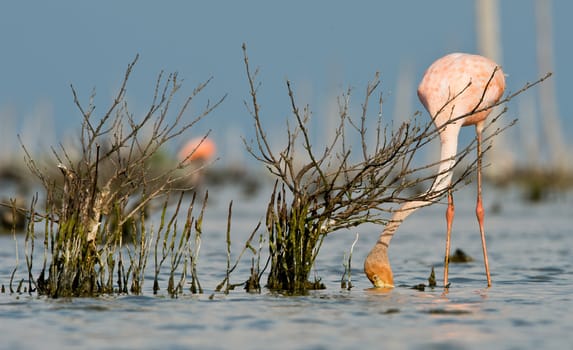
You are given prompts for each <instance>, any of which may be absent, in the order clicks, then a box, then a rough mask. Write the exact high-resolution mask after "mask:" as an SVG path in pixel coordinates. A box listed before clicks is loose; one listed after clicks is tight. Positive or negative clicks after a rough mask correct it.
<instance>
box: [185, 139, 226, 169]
mask: <svg viewBox="0 0 573 350" xmlns="http://www.w3.org/2000/svg"><path fill="white" fill-rule="evenodd" d="M216 150H217V149H216V146H215V142H213V141H212V140H211V139H210V138H206V137H196V138H194V139H191V140H190V141H189V142H187V143H186V144H185V145H184V146H183V147H182V148H181V150H180V151H179V152H178V153H177V158H178V159H179V161H181V162H183V161H185V162H194V161H199V162H203V163H204V162H207V161H209V160H210V159H211V158H213V156H214V155H215V152H216Z"/></svg>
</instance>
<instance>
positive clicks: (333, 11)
mask: <svg viewBox="0 0 573 350" xmlns="http://www.w3.org/2000/svg"><path fill="white" fill-rule="evenodd" d="M539 3H545V2H543V1H540V2H539ZM548 4H549V5H550V7H549V9H550V14H551V16H552V17H551V18H549V22H548V23H549V24H550V30H551V31H552V33H553V38H552V41H551V43H552V46H553V49H554V51H553V52H552V54H553V59H552V63H553V64H554V66H553V68H552V70H553V72H554V76H553V77H552V78H551V80H550V82H549V84H554V87H555V90H554V91H555V94H553V95H554V97H555V99H556V101H557V105H556V107H557V108H556V109H555V113H554V114H555V115H556V116H557V117H558V118H559V119H558V120H559V121H560V125H558V127H557V128H554V129H556V130H557V131H559V132H561V133H562V134H561V136H557V137H556V138H555V139H557V140H558V139H559V137H561V138H562V139H563V140H564V141H563V142H564V145H562V146H561V147H564V149H566V150H570V149H571V141H570V140H569V135H571V134H572V132H573V122H572V120H571V119H572V118H571V115H572V114H573V105H572V104H571V103H567V100H568V99H569V98H570V94H571V88H570V86H569V84H570V82H571V80H572V78H573V68H572V65H571V62H573V45H571V44H572V43H571V39H570V33H571V32H573V24H572V21H571V18H570V16H571V13H573V2H571V1H554V2H552V3H548ZM537 5H539V4H537ZM536 11H539V6H537V7H536V3H535V1H533V0H503V1H499V39H500V41H499V45H500V48H501V52H500V53H499V56H500V57H499V58H498V59H499V63H501V64H502V66H503V69H504V71H505V73H506V74H507V75H508V77H507V88H508V91H516V90H518V89H519V88H520V87H522V86H523V85H524V84H525V83H526V82H528V81H534V80H536V79H537V78H539V77H541V76H542V75H543V74H544V73H545V72H541V71H540V68H539V65H538V54H537V51H536V50H537V47H538V43H537V25H536V16H535V14H536ZM476 18H477V17H476V3H475V2H474V1H459V0H447V1H446V0H438V1H425V0H417V1H356V2H350V1H328V2H327V1H298V0H296V1H287V2H271V1H14V2H5V3H3V5H2V11H0V36H1V40H0V42H1V45H2V49H1V52H2V57H1V60H0V62H1V64H0V116H1V118H2V120H3V125H2V137H3V141H2V142H3V144H4V148H5V149H7V148H10V149H17V148H18V145H17V141H15V140H16V139H15V137H14V135H15V134H16V133H19V134H21V135H22V138H23V140H24V142H25V143H28V142H29V143H35V144H37V145H40V146H38V147H44V146H43V145H44V144H46V143H47V144H54V143H56V142H58V141H59V140H61V139H62V138H64V137H65V135H67V134H70V133H73V132H74V131H77V130H78V129H79V127H80V125H81V118H80V114H79V113H78V111H77V109H76V107H75V106H74V104H73V98H72V94H71V90H70V84H73V85H74V87H75V88H76V90H77V91H78V93H79V95H80V100H81V101H82V102H83V103H84V104H87V102H88V99H89V96H90V93H91V92H92V90H93V89H95V91H96V93H97V98H96V105H97V107H98V108H97V109H96V113H99V115H101V114H103V113H104V110H105V109H106V108H107V106H108V105H109V103H110V102H111V98H112V97H113V96H114V94H115V93H116V91H117V89H118V86H119V83H120V82H121V80H122V78H123V74H124V71H125V68H126V66H127V64H128V63H129V62H130V61H131V60H132V59H133V58H134V57H135V55H136V54H137V53H139V54H140V55H141V57H140V60H139V62H138V64H137V66H136V68H135V72H134V74H133V76H132V80H131V82H130V84H129V86H128V99H129V102H130V105H131V109H132V112H135V113H136V114H137V113H142V112H143V111H145V110H146V108H147V107H148V104H149V103H150V101H151V96H152V92H153V86H154V83H155V80H156V77H157V74H158V73H159V72H160V71H161V70H165V71H166V72H173V71H177V72H179V76H180V78H183V79H184V80H185V83H184V89H183V92H182V93H183V94H189V93H191V91H192V90H193V88H194V87H195V86H196V85H197V84H198V83H200V82H201V81H204V80H206V79H208V78H209V77H211V76H213V81H212V83H211V84H210V85H209V86H208V88H207V89H206V90H205V91H204V93H203V94H202V99H201V104H202V103H205V101H206V99H207V98H209V99H211V100H212V101H213V100H216V99H217V98H218V97H221V96H222V95H224V94H228V97H227V99H226V100H225V102H224V103H223V105H222V106H221V107H220V108H218V109H217V110H215V112H214V113H213V114H212V115H210V116H209V117H207V118H206V119H204V120H203V121H201V123H200V124H199V125H197V127H196V128H194V129H192V130H191V132H189V134H188V135H186V137H192V136H194V135H196V134H202V133H204V132H206V131H207V130H209V129H212V136H213V138H214V139H215V141H216V142H217V143H218V144H219V156H220V157H221V160H220V162H221V164H226V162H229V159H233V160H235V161H237V160H241V161H242V160H243V159H248V157H247V156H246V155H245V154H244V152H243V151H242V150H243V146H242V143H241V139H240V136H245V137H247V138H250V137H251V136H252V135H253V130H252V120H251V119H250V117H249V114H248V112H247V110H246V108H245V106H244V101H245V100H247V99H248V98H249V95H248V85H247V80H246V77H245V70H244V65H243V60H242V51H241V45H242V43H243V42H245V43H246V44H247V46H248V52H249V56H250V61H251V64H252V66H253V67H259V68H260V75H259V80H260V82H261V83H262V86H261V87H260V96H259V98H260V102H261V106H262V113H263V117H264V123H265V126H266V127H267V129H268V130H269V133H270V134H273V133H277V134H276V135H278V136H279V137H281V136H280V135H281V132H283V131H284V125H285V119H286V118H287V117H288V115H289V101H288V95H287V93H286V86H285V79H289V80H291V81H292V82H293V84H294V87H295V91H296V93H297V96H298V101H299V103H300V104H304V103H309V104H310V106H311V109H312V111H313V121H312V128H313V132H314V136H315V137H317V139H321V137H324V136H325V135H323V134H325V133H326V134H328V132H329V131H328V130H326V131H325V130H324V127H323V125H330V124H328V122H327V120H328V116H329V115H332V114H333V113H334V112H336V109H334V108H333V103H335V102H334V101H335V97H336V95H338V94H340V93H341V92H343V91H344V90H346V89H347V88H348V87H352V88H353V89H354V90H353V91H354V92H353V96H354V97H353V107H354V110H355V111H358V109H359V108H360V102H361V101H362V97H363V91H364V88H365V86H366V83H367V82H368V81H369V80H371V79H372V77H373V75H374V73H375V72H376V71H379V72H380V74H381V79H382V91H383V93H384V100H385V103H384V110H383V115H384V118H385V121H388V122H391V121H392V120H393V119H394V118H398V119H399V120H404V119H406V118H408V117H410V116H411V115H412V114H413V113H414V112H415V111H416V110H423V108H422V106H421V104H420V103H419V101H418V99H417V97H416V93H415V89H416V87H417V83H418V81H419V80H420V78H421V76H422V74H423V72H424V70H425V68H426V67H427V66H428V65H429V64H430V63H431V62H432V61H433V60H435V59H436V58H438V57H440V56H442V55H444V54H446V53H449V52H454V51H462V52H470V53H476V52H478V51H479V47H478V41H477V37H478V35H477V31H476V27H477V23H476ZM549 47H551V45H549ZM400 87H402V90H400ZM397 99H398V100H400V99H401V100H402V101H406V102H402V104H401V105H399V106H398V105H397V103H396V100H397ZM526 101H529V102H526ZM538 106H539V89H537V88H536V89H532V90H530V91H528V92H527V93H526V94H524V95H522V96H520V97H518V98H517V99H516V100H514V101H513V102H512V103H511V104H510V110H509V112H508V115H507V117H506V118H508V120H509V119H513V118H516V117H517V118H520V119H523V120H520V122H519V124H518V126H516V127H514V128H512V130H510V132H508V133H507V134H504V136H503V137H504V141H503V145H500V146H499V149H500V150H501V151H503V152H505V153H503V152H502V154H505V156H506V157H509V158H507V159H511V160H512V162H515V163H517V164H519V163H523V162H530V161H531V159H532V158H535V161H536V162H537V161H539V162H541V163H547V164H549V163H555V161H556V160H555V159H552V158H551V154H554V153H555V152H556V151H554V150H553V149H551V148H547V147H545V146H546V145H547V144H548V142H547V141H548V139H550V138H551V137H550V136H548V135H549V134H547V133H545V132H544V131H543V129H542V124H543V123H544V122H545V120H546V118H545V117H544V116H541V115H542V113H541V111H540V108H539V107H538ZM200 107H201V105H199V104H198V105H195V106H194V107H193V108H192V110H191V112H192V113H193V112H197V111H198V110H199V109H200ZM424 113H426V112H425V111H424ZM522 114H527V117H522ZM191 115H192V114H190V117H191ZM372 115H373V116H374V117H375V116H376V115H377V111H376V110H375V109H373V110H372ZM426 117H427V116H426ZM468 129H469V128H468ZM554 132H555V130H554ZM282 137H283V138H284V136H282ZM462 137H463V138H466V139H467V138H469V137H473V130H469V131H464V134H463V135H462ZM529 137H531V140H528V138H529ZM40 141H41V142H40ZM317 142H319V141H317ZM532 142H533V143H534V144H537V146H535V145H534V146H531V143H532ZM528 143H529V144H530V146H531V147H533V150H532V149H530V148H531V147H529V146H527V144H528ZM13 144H16V146H13ZM176 146H177V145H174V146H173V147H176ZM535 147H537V150H535V149H534V148H535ZM531 152H536V153H535V154H533V155H532V154H531ZM560 154H563V150H562V151H561V153H560Z"/></svg>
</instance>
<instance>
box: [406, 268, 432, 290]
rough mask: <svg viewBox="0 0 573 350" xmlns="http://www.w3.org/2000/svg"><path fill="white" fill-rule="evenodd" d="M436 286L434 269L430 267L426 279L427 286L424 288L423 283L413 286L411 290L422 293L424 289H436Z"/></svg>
mask: <svg viewBox="0 0 573 350" xmlns="http://www.w3.org/2000/svg"><path fill="white" fill-rule="evenodd" d="M436 285H437V284H436V273H435V272H434V267H433V266H432V271H431V272H430V277H428V285H427V286H426V285H425V284H424V283H420V284H417V285H415V286H413V287H412V289H416V290H419V291H421V292H423V291H424V290H425V289H426V287H428V288H434V287H436Z"/></svg>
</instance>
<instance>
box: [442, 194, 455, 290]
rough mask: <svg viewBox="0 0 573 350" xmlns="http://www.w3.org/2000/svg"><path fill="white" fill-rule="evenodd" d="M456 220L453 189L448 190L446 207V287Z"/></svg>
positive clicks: (445, 286)
mask: <svg viewBox="0 0 573 350" xmlns="http://www.w3.org/2000/svg"><path fill="white" fill-rule="evenodd" d="M453 222H454V196H452V190H451V189H450V190H448V209H446V223H447V226H446V257H445V258H444V288H448V268H449V265H450V237H451V235H452V223H453Z"/></svg>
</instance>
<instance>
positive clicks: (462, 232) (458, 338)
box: [0, 188, 573, 349]
mask: <svg viewBox="0 0 573 350" xmlns="http://www.w3.org/2000/svg"><path fill="white" fill-rule="evenodd" d="M227 192H228V193H227ZM227 192H225V193H222V194H219V195H215V196H213V198H212V206H210V208H209V209H208V210H209V211H208V213H207V214H208V217H207V218H206V219H205V222H204V229H205V234H204V237H203V245H202V250H201V255H200V258H199V263H198V270H199V278H200V281H201V283H202V285H203V287H204V288H205V292H204V294H201V295H192V294H191V293H187V294H185V295H182V296H180V297H179V298H177V299H172V298H169V297H167V296H165V295H160V296H153V295H152V293H151V290H150V288H151V286H152V281H151V276H149V277H148V279H147V280H146V284H145V285H144V287H145V292H144V295H143V296H130V295H128V296H114V297H99V298H80V299H47V298H43V297H36V296H29V295H28V294H19V295H18V294H10V293H8V292H6V293H3V294H0V318H1V319H2V327H1V330H0V333H1V334H2V337H1V339H2V341H1V342H0V348H6V349H8V348H9V349H29V348H38V347H42V348H44V349H64V348H80V347H81V348H84V349H133V348H138V349H157V348H164V349H188V348H202V349H222V348H253V349H267V348H276V349H282V348H284V349H287V348H288V349H293V348H294V349H333V348H339V349H349V348H383V349H393V348H396V349H404V348H408V349H473V348H484V347H485V348H492V349H534V348H545V349H549V348H564V347H565V348H567V347H568V346H570V344H571V342H572V341H573V316H572V313H573V303H572V298H571V287H572V285H573V259H572V258H571V256H572V255H573V254H572V253H573V252H572V248H573V232H572V230H573V225H572V224H573V217H572V214H573V210H572V209H573V200H572V198H571V196H563V197H560V198H554V199H552V200H550V201H548V202H545V203H543V204H537V205H531V204H526V203H523V202H522V201H520V200H519V196H518V194H517V193H515V192H512V191H495V192H494V191H491V192H488V193H486V194H485V195H486V198H485V199H486V209H488V208H491V207H493V206H494V204H496V205H497V204H500V205H501V211H499V212H498V213H492V212H491V210H490V211H488V213H487V217H486V233H487V235H488V249H489V253H490V265H491V270H492V280H493V287H491V288H486V281H485V275H484V272H483V258H482V257H481V245H480V240H479V233H478V229H477V223H476V221H475V215H474V213H473V210H474V202H473V197H472V196H473V194H472V191H471V189H469V188H465V189H463V190H462V191H460V192H459V193H458V194H457V196H456V218H455V221H454V232H453V235H454V236H453V242H452V246H453V248H454V249H455V248H462V249H463V250H464V251H465V252H466V253H468V254H469V255H471V256H472V257H474V258H475V261H474V262H471V263H468V264H455V265H451V267H450V281H451V283H452V286H451V288H450V289H449V290H448V291H447V293H445V292H444V290H443V289H442V288H435V289H428V288H427V289H426V290H425V291H418V290H413V289H410V287H411V286H413V285H416V284H419V283H427V280H426V279H427V277H428V275H429V273H430V269H431V267H432V266H435V268H436V274H437V278H438V281H441V279H442V268H443V266H442V260H443V256H442V254H443V249H444V247H443V246H444V226H445V223H444V210H445V206H443V205H436V206H433V207H430V208H424V209H421V210H420V211H418V212H417V213H415V214H413V215H412V216H411V217H410V218H408V220H407V222H405V223H404V224H403V225H402V227H400V229H399V231H398V233H397V234H396V236H395V238H394V240H393V241H392V246H391V250H390V259H391V262H392V265H393V269H394V273H395V283H396V284H397V285H398V287H397V288H395V289H393V290H391V291H380V290H376V289H371V288H370V284H369V282H368V280H367V279H366V277H365V276H364V275H363V274H362V271H361V265H362V261H363V259H364V258H365V256H366V254H367V253H368V250H369V249H370V247H371V245H372V244H373V243H374V241H375V240H376V236H377V235H378V233H379V230H380V228H379V227H375V226H364V227H360V228H359V229H358V230H353V231H341V232H337V233H334V234H333V235H332V236H329V237H327V238H326V241H325V244H324V246H323V248H322V251H321V255H320V256H319V259H318V261H317V264H316V275H317V276H319V277H321V278H322V281H323V282H324V283H325V284H326V286H327V289H326V290H323V291H316V292H311V293H309V294H308V295H305V296H296V297H288V296H281V295H276V294H273V293H269V292H268V291H263V292H262V293H260V294H248V293H246V292H245V291H244V290H242V289H241V288H238V289H236V290H234V291H231V292H230V294H228V295H224V294H221V293H213V289H214V288H215V286H216V285H217V284H218V283H219V282H220V281H221V280H222V278H223V276H224V273H225V264H226V262H225V257H226V253H225V245H224V244H225V243H224V233H225V229H226V222H225V221H226V211H227V204H228V202H227V200H228V199H229V198H234V199H235V203H234V206H233V208H234V210H233V215H234V216H233V226H232V232H233V256H234V257H235V256H236V254H238V251H239V250H240V248H241V246H242V244H243V241H244V239H245V237H246V236H248V235H249V234H250V232H251V231H252V229H253V228H254V226H255V225H256V223H257V221H258V220H259V219H261V218H262V217H263V212H264V206H265V203H266V197H264V196H263V197H258V198H256V199H254V200H248V199H246V198H242V197H241V196H240V195H239V194H237V193H235V192H232V191H227ZM356 233H359V234H360V238H359V241H358V243H357V245H356V247H355V250H354V255H353V260H352V266H353V269H352V274H353V275H352V282H353V284H354V288H352V289H351V290H350V291H349V290H345V289H341V288H340V278H341V276H342V273H343V270H344V268H343V265H342V264H343V257H344V254H345V253H346V252H348V250H349V248H350V246H351V244H352V241H353V240H354V238H355V234H356ZM17 238H18V243H19V245H20V246H21V245H22V242H23V237H22V236H18V237H17ZM20 250H22V249H20ZM14 252H15V241H14V239H13V237H11V236H9V235H4V236H1V237H0V283H2V284H4V285H5V286H6V285H7V283H8V280H9V275H10V273H11V271H12V269H13V267H14V264H15V253H14ZM22 259H23V256H22V255H20V265H21V266H23V264H24V263H23V261H22ZM38 265H39V262H38ZM249 267H250V258H247V259H245V260H244V261H243V262H242V263H241V266H240V270H239V271H237V272H236V273H235V274H234V275H232V279H233V282H240V281H242V280H246V279H247V276H248V270H249ZM20 269H22V267H21V268H20ZM163 277H165V276H163ZM162 283H163V288H164V285H165V284H164V283H165V282H164V281H162ZM163 292H164V291H163Z"/></svg>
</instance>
